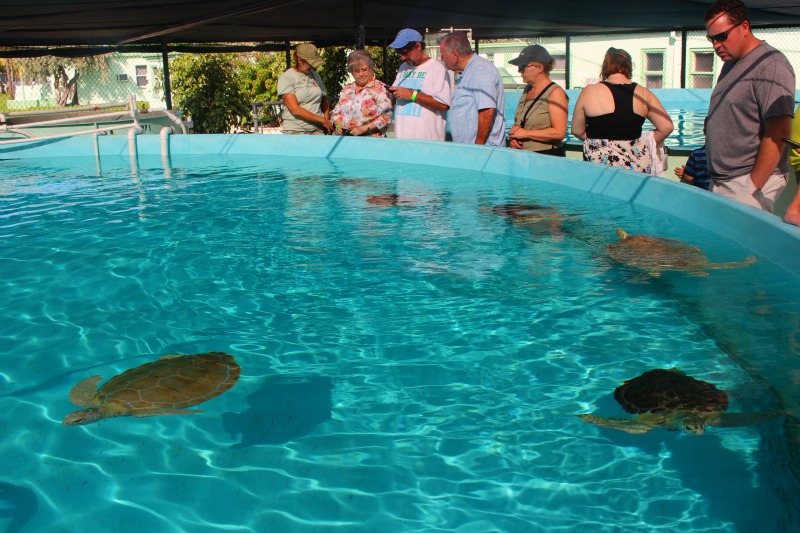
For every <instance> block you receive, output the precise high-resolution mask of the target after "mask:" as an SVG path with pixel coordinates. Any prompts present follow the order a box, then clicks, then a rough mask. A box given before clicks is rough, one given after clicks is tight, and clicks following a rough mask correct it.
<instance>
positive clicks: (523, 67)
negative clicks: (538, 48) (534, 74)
mask: <svg viewBox="0 0 800 533" xmlns="http://www.w3.org/2000/svg"><path fill="white" fill-rule="evenodd" d="M539 66H541V65H538V64H536V63H528V64H527V65H520V66H519V67H518V70H519V71H520V72H525V69H527V68H528V67H539Z"/></svg>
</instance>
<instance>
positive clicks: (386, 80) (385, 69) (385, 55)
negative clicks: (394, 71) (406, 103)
mask: <svg viewBox="0 0 800 533" xmlns="http://www.w3.org/2000/svg"><path fill="white" fill-rule="evenodd" d="M388 65H389V43H388V42H387V41H386V39H384V40H383V83H385V84H386V85H391V84H392V82H394V80H390V79H389V68H388Z"/></svg>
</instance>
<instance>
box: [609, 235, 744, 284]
mask: <svg viewBox="0 0 800 533" xmlns="http://www.w3.org/2000/svg"><path fill="white" fill-rule="evenodd" d="M617 235H619V238H620V240H619V241H617V242H614V243H611V244H609V245H608V246H607V247H606V251H607V252H608V255H609V256H610V257H611V259H613V260H614V261H619V262H620V263H624V264H626V265H628V266H632V267H636V268H641V269H643V270H647V271H648V272H650V273H651V274H653V275H655V276H658V275H659V274H660V273H661V272H663V271H665V270H681V271H685V272H689V273H691V274H694V275H697V276H707V275H708V273H707V272H704V270H708V269H721V268H741V267H745V266H748V265H751V264H753V263H755V261H756V258H755V256H751V257H748V258H747V259H745V260H744V261H735V262H731V263H710V262H709V261H708V258H707V257H706V255H705V254H704V253H703V251H702V250H701V249H700V248H698V247H696V246H692V245H691V244H686V243H685V242H681V241H677V240H675V239H665V238H662V237H649V236H647V235H628V234H627V233H626V232H625V231H624V230H622V229H620V228H617Z"/></svg>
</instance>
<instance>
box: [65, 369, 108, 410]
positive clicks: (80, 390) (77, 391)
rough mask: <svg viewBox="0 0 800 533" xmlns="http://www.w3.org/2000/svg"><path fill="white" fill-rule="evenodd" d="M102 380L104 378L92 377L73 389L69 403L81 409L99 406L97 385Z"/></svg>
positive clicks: (70, 392)
mask: <svg viewBox="0 0 800 533" xmlns="http://www.w3.org/2000/svg"><path fill="white" fill-rule="evenodd" d="M101 379H103V378H102V377H100V376H92V377H90V378H86V379H84V380H83V381H81V382H80V383H78V384H77V385H75V386H74V387H72V389H71V390H70V391H69V401H71V402H72V403H74V404H75V405H80V406H81V407H86V406H89V405H97V402H96V401H95V395H96V394H97V384H98V383H100V380H101Z"/></svg>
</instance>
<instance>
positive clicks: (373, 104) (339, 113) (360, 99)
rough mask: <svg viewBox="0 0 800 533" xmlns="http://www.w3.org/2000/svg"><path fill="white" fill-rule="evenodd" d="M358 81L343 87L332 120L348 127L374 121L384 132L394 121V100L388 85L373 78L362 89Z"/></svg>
mask: <svg viewBox="0 0 800 533" xmlns="http://www.w3.org/2000/svg"><path fill="white" fill-rule="evenodd" d="M358 89H359V87H358V86H357V85H356V82H352V83H348V84H347V85H345V86H344V87H343V88H342V92H341V94H340V95H339V102H337V104H336V107H334V108H333V113H331V122H333V123H334V125H339V124H341V125H342V126H343V127H345V128H347V129H351V128H355V127H358V126H363V125H364V124H370V123H374V124H375V125H376V126H377V127H378V129H379V130H380V131H381V132H383V131H384V130H385V129H386V127H387V126H388V125H389V124H390V123H391V122H392V108H393V106H392V100H391V98H389V90H388V89H387V88H386V85H385V84H384V83H383V82H382V81H380V80H376V79H373V80H372V81H371V82H369V83H368V84H366V85H365V86H364V87H363V88H361V90H358Z"/></svg>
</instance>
